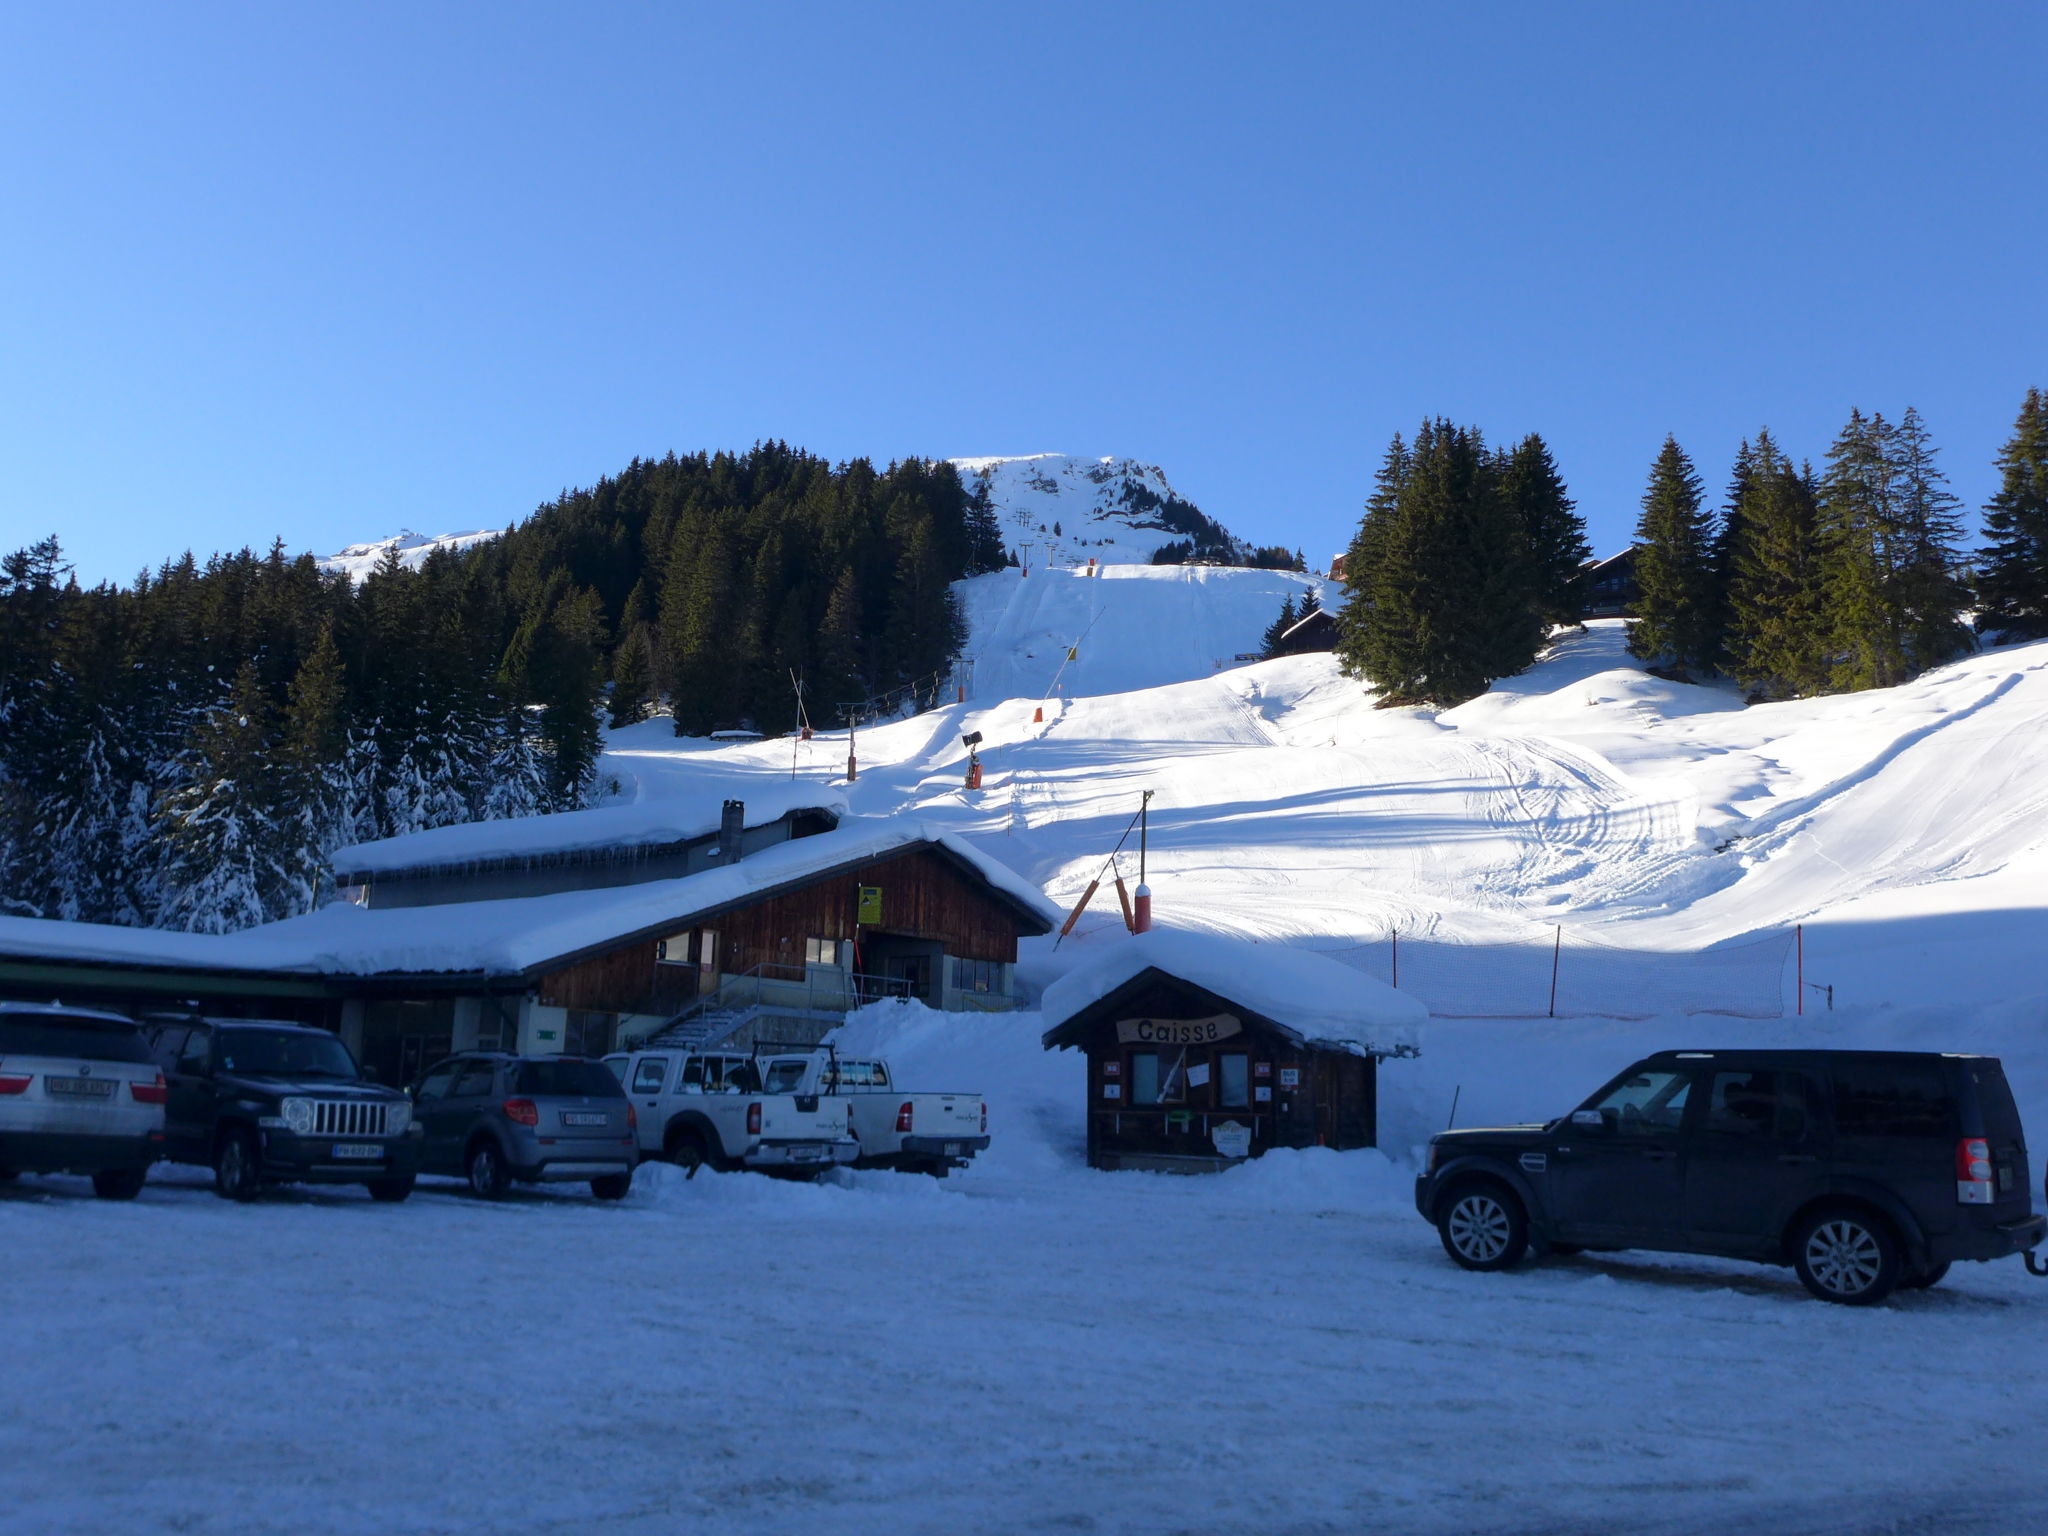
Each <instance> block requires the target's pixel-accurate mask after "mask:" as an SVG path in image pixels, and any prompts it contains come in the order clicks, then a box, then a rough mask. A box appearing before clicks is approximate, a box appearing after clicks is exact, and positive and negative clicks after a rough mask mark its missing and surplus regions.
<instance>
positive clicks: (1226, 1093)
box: [1216, 1051, 1251, 1109]
mask: <svg viewBox="0 0 2048 1536" xmlns="http://www.w3.org/2000/svg"><path fill="white" fill-rule="evenodd" d="M1216 1103H1217V1105H1218V1106H1219V1107H1220V1108H1223V1109H1243V1108H1245V1107H1246V1106H1247V1105H1249V1104H1250V1103H1251V1058H1250V1057H1248V1056H1245V1055H1242V1054H1240V1053H1238V1052H1235V1051H1233V1052H1231V1053H1229V1054H1228V1055H1218V1056H1217V1058H1216Z"/></svg>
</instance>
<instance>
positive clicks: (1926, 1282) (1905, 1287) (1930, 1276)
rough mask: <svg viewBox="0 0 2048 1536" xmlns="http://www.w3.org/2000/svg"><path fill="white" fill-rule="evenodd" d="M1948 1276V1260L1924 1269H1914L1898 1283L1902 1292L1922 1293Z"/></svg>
mask: <svg viewBox="0 0 2048 1536" xmlns="http://www.w3.org/2000/svg"><path fill="white" fill-rule="evenodd" d="M1947 1274H1948V1260H1947V1259H1943V1260H1942V1261H1941V1262H1940V1263H1939V1264H1930V1265H1928V1266H1927V1267H1926V1268H1925V1269H1916V1270H1914V1271H1913V1272H1912V1273H1911V1274H1910V1275H1907V1276H1906V1277H1905V1278H1904V1279H1903V1280H1901V1281H1900V1282H1899V1289H1900V1290H1902V1291H1924V1290H1927V1289H1929V1288H1930V1287H1933V1286H1937V1285H1939V1284H1941V1282H1942V1280H1943V1279H1944V1278H1945V1277H1946V1276H1947Z"/></svg>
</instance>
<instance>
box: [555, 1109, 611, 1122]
mask: <svg viewBox="0 0 2048 1536" xmlns="http://www.w3.org/2000/svg"><path fill="white" fill-rule="evenodd" d="M610 1119H611V1116H609V1115H590V1114H580V1113H578V1112H577V1111H576V1110H573V1109H572V1110H569V1111H568V1112H567V1113H565V1114H564V1115H563V1116H562V1124H564V1125H603V1124H605V1123H606V1122H607V1121H608V1120H610Z"/></svg>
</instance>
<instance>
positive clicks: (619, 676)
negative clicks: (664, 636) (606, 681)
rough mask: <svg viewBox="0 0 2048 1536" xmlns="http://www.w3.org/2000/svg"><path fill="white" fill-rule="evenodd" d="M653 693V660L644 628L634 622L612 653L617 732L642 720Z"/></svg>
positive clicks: (613, 725) (613, 716)
mask: <svg viewBox="0 0 2048 1536" xmlns="http://www.w3.org/2000/svg"><path fill="white" fill-rule="evenodd" d="M653 694H654V676H653V660H652V657H651V655H650V653H649V648H648V643H647V627H646V626H645V625H644V624H643V625H636V626H635V627H634V628H633V629H632V630H631V631H629V632H628V633H627V635H626V638H625V639H624V640H622V641H621V642H620V643H619V648H618V650H617V651H615V652H613V654H612V696H611V720H610V724H611V728H612V729H613V730H615V731H616V730H618V729H620V728H621V727H623V726H628V725H638V724H639V723H640V722H641V721H642V720H645V719H646V718H647V715H648V711H649V709H650V708H651V706H652V700H653Z"/></svg>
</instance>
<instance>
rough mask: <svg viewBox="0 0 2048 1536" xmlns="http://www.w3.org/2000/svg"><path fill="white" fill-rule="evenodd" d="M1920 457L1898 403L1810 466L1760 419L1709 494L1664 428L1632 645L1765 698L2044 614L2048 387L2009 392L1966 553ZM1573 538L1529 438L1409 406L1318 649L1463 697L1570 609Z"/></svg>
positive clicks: (1953, 510)
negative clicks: (1972, 543) (1326, 646)
mask: <svg viewBox="0 0 2048 1536" xmlns="http://www.w3.org/2000/svg"><path fill="white" fill-rule="evenodd" d="M1936 457H1937V450H1936V448H1935V446H1934V443H1933V441H1932V438H1931V436H1930V434H1929V432H1928V429H1927V427H1926V424H1925V423H1924V422H1922V420H1921V419H1920V416H1919V413H1918V412H1917V411H1914V410H1912V409H1910V408H1909V409H1908V410H1907V411H1906V412H1905V413H1904V414H1903V415H1902V416H1901V417H1900V418H1899V420H1898V421H1896V422H1891V421H1887V420H1886V419H1885V418H1884V417H1883V416H1882V415H1872V416H1865V415H1864V414H1863V413H1862V412H1861V411H1852V412H1851V413H1850V416H1849V420H1848V422H1847V424H1846V425H1844V426H1843V428H1842V430H1841V432H1840V434H1839V435H1838V436H1837V438H1836V439H1835V442H1834V444H1833V445H1832V446H1831V447H1830V448H1829V450H1828V452H1827V454H1826V457H1825V460H1824V463H1823V466H1822V467H1821V468H1820V469H1818V470H1817V469H1815V468H1814V467H1813V466H1812V465H1811V464H1810V463H1803V462H1802V463H1799V464H1795V463H1794V462H1793V461H1792V460H1791V458H1790V457H1788V456H1787V455H1786V453H1785V452H1784V451H1783V450H1782V449H1781V448H1780V447H1779V446H1778V444H1777V442H1776V441H1775V440H1774V439H1773V438H1772V436H1771V434H1770V433H1769V432H1768V431H1763V432H1759V433H1758V434H1757V437H1756V438H1755V440H1754V441H1745V442H1744V443H1742V445H1741V446H1740V448H1739V449H1738V450H1737V452H1736V455H1735V462H1734V467H1733V471H1732V473H1731V476H1730V481H1729V485H1728V488H1727V491H1726V493H1725V495H1724V497H1723V498H1722V501H1721V504H1720V506H1719V507H1718V508H1715V507H1710V506H1709V505H1708V499H1707V493H1706V489H1705V485H1704V482H1703V481H1702V479H1701V477H1700V475H1699V472H1698V470H1697V469H1696V467H1695V466H1694V464H1693V461H1692V460H1691V458H1690V457H1688V456H1687V454H1686V452H1685V450H1684V449H1683V448H1681V447H1680V446H1679V444H1678V442H1677V440H1676V439H1675V438H1668V437H1667V438H1666V439H1665V441H1664V444H1663V446H1662V448H1661V449H1660V450H1659V451H1658V453H1657V456H1656V458H1655V460H1654V461H1653V463H1652V464H1651V468H1650V476H1649V483H1648V487H1647V488H1646V490H1645V491H1644V494H1643V499H1642V513H1641V517H1640V518H1639V519H1638V521H1637V524H1636V549H1635V575H1636V581H1637V584H1638V586H1639V588H1640V596H1639V597H1638V598H1637V599H1636V601H1635V602H1634V603H1633V605H1632V607H1631V624H1630V629H1629V648H1630V650H1631V651H1632V652H1633V653H1634V654H1635V655H1637V656H1638V657H1641V658H1642V659H1643V660H1645V661H1648V662H1650V663H1651V664H1652V667H1653V669H1654V670H1656V671H1658V672H1659V673H1660V674H1662V675H1663V676H1666V677H1670V678H1674V679H1677V680H1680V681H1705V680H1707V679H1709V678H1712V677H1716V676H1721V677H1727V678H1731V679H1733V680H1734V681H1735V682H1736V683H1737V684H1738V685H1739V686H1740V687H1741V688H1742V689H1743V690H1744V693H1745V694H1746V696H1747V697H1749V698H1750V699H1751V700H1752V701H1764V700H1770V699H1785V698H1798V697H1804V696H1808V695H1812V694H1819V693H1841V692H1851V691H1854V690H1857V689H1862V688H1877V687H1885V686H1889V685H1891V684H1895V683H1901V682H1904V681H1906V680H1907V679H1909V678H1912V677H1914V676H1917V675H1918V674H1919V673H1921V672H1923V671H1925V670H1926V669H1927V668H1929V667H1932V666H1937V665H1939V664H1940V663H1942V662H1944V661H1947V660H1949V659H1951V658H1952V657H1954V656H1956V655H1958V654H1960V653H1961V652H1962V651H1964V650H1966V649H1968V648H1969V646H1970V645H1971V644H1973V643H1974V639H1975V636H1976V635H1995V636H2003V637H2008V638H2013V639H2021V638H2030V637H2034V636H2040V635H2048V397H2044V396H2043V394H2042V392H2041V391H2040V390H2038V389H2036V390H2030V391H2029V392H2028V394H2027V397H2026V400H2025V402H2024V403H2023V405H2022V406H2021V409H2020V414H2019V419H2018V421H2017V423H2016V424H2015V425H2014V428H2013V431H2012V435H2011V437H2010V438H2009V439H2008V440H2007V442H2006V444H2005V447H2004V450H2003V451H2002V452H2001V454H2000V456H1999V459H1998V469H1999V474H2000V487H1999V490H1998V491H1997V493H1996V494H1995V495H1994V496H1993V497H1992V498H1991V500H1990V501H1989V502H1988V503H1987V504H1986V506H1985V508H1984V532H1985V544H1984V547H1983V548H1982V549H1981V550H1980V551H1978V552H1976V553H1975V554H1974V555H1973V554H1972V553H1971V552H1970V551H1969V550H1968V549H1966V547H1965V534H1964V527H1963V515H1962V507H1961V503H1960V502H1959V501H1958V499H1957V498H1956V496H1955V495H1954V494H1953V493H1952V492H1951V491H1950V490H1949V488H1948V482H1947V479H1946V477H1945V476H1944V475H1943V473H1942V472H1941V469H1940V468H1939V466H1938V464H1937V463H1936ZM1587 554H1588V550H1587V546H1586V542H1585V532H1584V525H1583V523H1582V522H1581V520H1580V519H1579V517H1578V514H1577V512H1576V510H1575V509H1574V506H1573V503H1572V501H1571V498H1570V497H1569V496H1568V495H1567V494H1566V489H1565V484H1564V481H1563V479H1562V477H1561V476H1560V474H1559V473H1558V470H1557V466H1556V464H1555V463H1554V462H1553V460H1552V459H1551V456H1550V452H1549V449H1548V448H1547V447H1546V446H1545V445H1544V443H1543V441H1542V439H1541V438H1539V437H1534V436H1531V437H1528V438H1524V439H1523V440H1522V441H1521V442H1520V443H1519V444H1517V445H1516V446H1515V447H1513V448H1511V449H1490V448H1488V447H1487V445H1486V443H1485V439H1484V437H1483V436H1482V434H1481V433H1480V432H1479V431H1478V430H1477V429H1476V428H1472V427H1461V426H1456V425H1454V424H1452V423H1451V422H1448V421H1445V420H1442V419H1436V420H1430V421H1425V422H1424V423H1423V424H1422V426H1421V428H1420V429H1419V430H1418V431H1417V432H1416V434H1415V438H1414V440H1413V441H1412V442H1409V441H1406V440H1404V439H1403V438H1402V437H1400V436H1398V435H1397V436H1396V437H1395V438H1394V441H1393V443H1392V445H1391V446H1390V447H1389V448H1388V450H1387V454H1386V457H1385V459H1384V460H1383V461H1382V464H1381V466H1380V471H1379V476H1378V480H1377V483H1376V485H1375V487H1374V490H1373V493H1372V496H1371V498H1370V499H1369V500H1368V501H1367V503H1366V510H1365V515H1364V518H1363V519H1362V520H1361V521H1360V523H1359V527H1358V532H1357V534H1356V536H1355V537H1354V538H1353V540H1352V543H1351V547H1350V549H1349V550H1348V552H1347V554H1346V559H1345V585H1346V590H1347V592H1348V594H1349V597H1350V602H1349V604H1348V605H1347V606H1346V608H1345V609H1344V611H1343V612H1342V613H1341V614H1340V615H1339V617H1338V632H1339V640H1338V647H1337V653H1338V656H1339V658H1340V660H1341V661H1342V662H1343V664H1344V667H1345V670H1346V671H1347V672H1349V673H1351V674H1352V675H1354V676H1358V677H1362V678H1364V679H1365V680H1367V681H1368V682H1370V683H1371V684H1373V686H1374V687H1375V688H1376V689H1377V690H1378V691H1379V694H1380V703H1381V704H1382V705H1393V704H1416V703H1431V704H1438V705H1446V706H1448V705H1452V704H1457V703H1461V702H1463V701H1464V700H1466V699H1469V698H1473V697H1475V696H1476V695H1478V694H1479V693H1481V692H1483V691H1484V690H1485V689H1486V687H1487V685H1488V684H1489V683H1491V682H1492V681H1493V680H1494V679H1496V678H1500V677H1506V676H1510V675H1512V674H1514V673H1516V672H1519V671H1521V670H1522V669H1523V668H1524V667H1526V666H1528V665H1529V664H1530V663H1531V662H1532V661H1534V660H1535V659H1536V656H1537V654H1538V653H1539V652H1540V650H1541V649H1542V647H1543V645H1544V644H1545V643H1546V641H1547V637H1548V635H1549V633H1550V631H1551V629H1552V628H1553V627H1554V626H1556V625H1559V624H1565V623H1570V622H1572V621H1574V620H1575V618H1576V616H1577V613H1578V610H1579V606H1580V594H1579V592H1578V591H1577V585H1578V577H1579V574H1580V570H1581V567H1582V566H1583V565H1584V563H1585V560H1586V557H1587ZM1972 614H1974V619H1975V626H1976V627H1975V632H1974V634H1973V631H1972V629H1971V627H1970V625H1969V624H1968V623H1966V622H1965V621H1966V617H1968V616H1970V615H1972Z"/></svg>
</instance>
